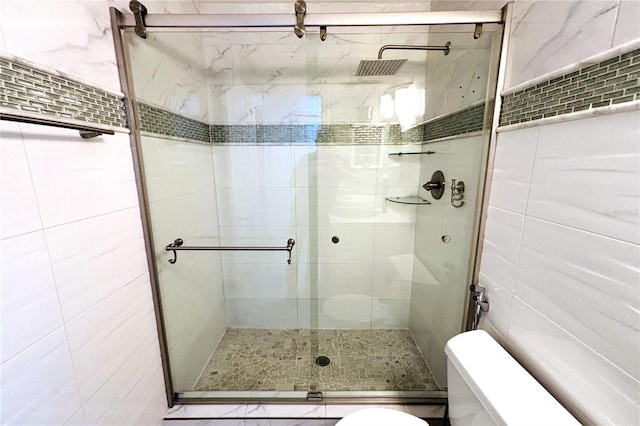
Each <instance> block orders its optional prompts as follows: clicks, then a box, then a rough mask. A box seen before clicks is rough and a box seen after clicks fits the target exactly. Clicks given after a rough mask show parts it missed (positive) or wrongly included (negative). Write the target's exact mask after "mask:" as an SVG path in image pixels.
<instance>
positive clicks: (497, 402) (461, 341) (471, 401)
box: [445, 330, 580, 426]
mask: <svg viewBox="0 0 640 426" xmlns="http://www.w3.org/2000/svg"><path fill="white" fill-rule="evenodd" d="M445 352H446V354H447V376H448V379H447V384H448V389H449V419H450V420H451V424H452V425H454V426H455V425H536V426H538V425H579V424H580V423H579V422H578V421H577V420H576V419H575V418H574V417H573V416H572V415H571V414H570V413H569V412H568V411H567V410H566V409H565V408H564V407H563V406H562V405H560V403H559V402H558V401H556V400H555V398H554V397H553V396H551V394H550V393H549V392H547V390H546V389H545V388H543V387H542V385H540V383H538V382H537V381H536V380H535V379H534V378H533V377H532V376H531V375H530V374H529V373H528V372H527V371H526V370H525V369H524V368H522V366H521V365H520V364H518V363H517V362H516V360H515V359H513V358H512V357H511V355H509V354H508V353H507V351H505V350H504V349H503V348H502V346H500V345H499V344H498V342H496V341H495V340H493V338H492V337H491V336H490V335H489V334H487V332H485V331H483V330H475V331H468V332H466V333H462V334H459V335H457V336H455V337H453V338H452V339H451V340H449V342H448V343H447V346H446V347H445Z"/></svg>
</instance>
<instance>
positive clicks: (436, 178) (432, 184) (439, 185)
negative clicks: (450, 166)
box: [422, 170, 445, 200]
mask: <svg viewBox="0 0 640 426" xmlns="http://www.w3.org/2000/svg"><path fill="white" fill-rule="evenodd" d="M444 182H445V180H444V174H443V173H442V172H441V171H440V170H436V171H435V172H433V174H432V175H431V180H430V181H429V182H427V183H425V184H424V185H422V187H423V188H424V189H426V190H427V191H429V192H431V196H432V197H433V198H434V199H436V200H439V199H440V198H442V194H443V193H444Z"/></svg>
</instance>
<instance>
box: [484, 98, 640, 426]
mask: <svg viewBox="0 0 640 426" xmlns="http://www.w3.org/2000/svg"><path fill="white" fill-rule="evenodd" d="M639 128H640V112H638V111H634V112H626V113H619V114H615V115H609V116H604V117H599V118H589V119H582V120H578V121H570V122H565V123H559V124H553V125H547V126H543V127H536V128H529V129H523V130H514V131H508V132H504V133H500V134H499V137H498V146H497V156H498V160H500V158H503V157H502V156H503V155H504V153H506V152H517V153H519V157H518V158H519V159H520V160H519V161H512V162H511V163H509V162H508V161H502V160H500V161H498V160H497V161H496V169H497V170H500V171H501V173H499V174H494V180H493V187H495V188H505V189H506V188H507V187H508V186H511V187H514V188H517V190H516V191H513V192H512V194H513V196H514V197H515V198H516V201H517V202H510V201H509V199H508V193H507V191H506V190H500V191H499V192H498V195H499V197H494V194H492V195H491V201H490V205H491V206H490V208H489V213H488V217H487V228H486V233H485V242H484V252H483V258H482V264H481V278H480V282H481V284H484V285H485V286H486V288H487V295H488V299H489V301H490V303H491V310H490V312H489V313H488V314H486V315H485V317H484V319H483V320H482V322H481V327H482V328H485V329H487V330H488V331H490V332H491V333H492V334H493V335H495V336H497V337H498V339H499V340H500V341H502V342H506V346H507V347H508V348H510V350H512V351H513V352H514V353H515V354H516V356H517V357H518V359H519V360H520V361H521V362H522V363H523V364H524V365H525V366H526V367H527V368H529V369H530V370H531V371H532V372H534V375H536V377H537V378H538V379H539V380H541V381H542V382H543V384H545V385H547V386H548V387H549V389H550V390H551V392H552V393H554V395H555V396H556V398H558V399H559V400H560V401H561V402H562V403H563V404H565V405H566V406H567V407H568V408H569V409H571V410H572V412H573V413H574V414H575V415H576V416H578V418H579V419H580V420H582V421H585V422H587V421H588V422H595V423H603V422H605V423H606V422H609V423H614V424H635V423H638V421H640V406H639V405H638V401H637V399H634V398H631V397H630V396H631V395H638V392H640V381H639V380H638V379H639V377H638V371H639V366H640V353H639V352H638V347H637V342H638V336H640V326H639V324H640V318H639V317H638V312H640V293H639V291H638V286H639V285H640V280H639V277H640V265H639V264H638V259H640V246H639V244H638V234H639V232H640V223H639V222H638V205H639V203H640V167H639V165H640V145H639V144H638V133H637V129H639ZM613 134H615V135H616V137H615V138H613V139H612V138H611V135H613ZM523 147H526V149H522V148H523ZM504 159H505V160H506V158H504ZM523 165H524V166H523ZM523 169H524V170H529V171H530V172H529V176H530V178H529V179H527V177H526V175H525V173H523ZM510 176H521V177H522V178H521V179H518V185H517V186H515V185H513V183H512V182H509V180H510V178H509V177H510ZM623 176H624V177H623ZM601 178H602V179H604V180H608V181H611V182H613V183H612V184H611V185H608V186H607V187H606V188H605V187H604V186H603V184H601V183H600V179H601ZM514 181H515V180H514ZM621 182H624V184H622V185H620V183H621ZM520 193H521V195H519V194H520ZM521 197H524V199H522V198H521ZM494 304H495V307H496V308H497V309H494ZM509 306H510V308H509ZM586 371H588V372H589V374H585V372H586ZM613 389H617V390H615V391H613ZM614 395H617V396H616V397H614ZM623 395H626V396H623Z"/></svg>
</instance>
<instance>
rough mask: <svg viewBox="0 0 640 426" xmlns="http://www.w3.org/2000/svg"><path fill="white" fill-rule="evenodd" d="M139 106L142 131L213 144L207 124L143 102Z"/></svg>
mask: <svg viewBox="0 0 640 426" xmlns="http://www.w3.org/2000/svg"><path fill="white" fill-rule="evenodd" d="M137 106H138V112H139V114H140V130H142V131H145V132H151V133H157V134H159V135H165V136H174V137H179V138H185V139H191V140H196V141H200V142H211V135H210V130H209V125H208V124H207V123H203V122H202V121H198V120H194V119H192V118H187V117H184V116H182V115H178V114H174V113H172V112H169V111H166V110H164V109H160V108H156V107H153V106H150V105H147V104H143V103H141V102H138V103H137Z"/></svg>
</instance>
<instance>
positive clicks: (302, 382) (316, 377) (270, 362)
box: [194, 329, 438, 391]
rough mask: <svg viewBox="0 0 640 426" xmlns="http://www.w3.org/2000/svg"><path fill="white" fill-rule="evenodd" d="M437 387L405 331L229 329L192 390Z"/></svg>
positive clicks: (376, 389)
mask: <svg viewBox="0 0 640 426" xmlns="http://www.w3.org/2000/svg"><path fill="white" fill-rule="evenodd" d="M318 355H326V356H328V357H330V358H331V364H329V365H328V366H326V367H320V366H318V365H316V364H315V362H314V361H315V358H316V356H318ZM437 389H438V387H437V385H436V384H435V381H434V380H433V376H432V375H431V373H430V372H429V369H428V368H427V365H426V364H425V362H424V360H423V359H422V356H421V355H420V353H419V352H418V349H417V347H416V345H415V343H414V341H413V339H412V338H411V335H410V334H409V332H408V331H406V330H318V331H315V330H314V331H310V330H302V329H300V330H268V329H267V330H263V329H228V330H227V332H226V334H225V335H224V337H223V339H222V341H221V342H220V344H219V345H218V348H217V349H216V351H215V353H214V354H213V356H212V358H211V360H210V361H209V364H208V365H207V367H206V368H205V370H204V372H203V373H202V377H201V378H200V380H198V383H197V384H196V387H195V389H194V390H196V391H309V390H321V391H383V390H386V391H391V390H393V391H414V390H437Z"/></svg>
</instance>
